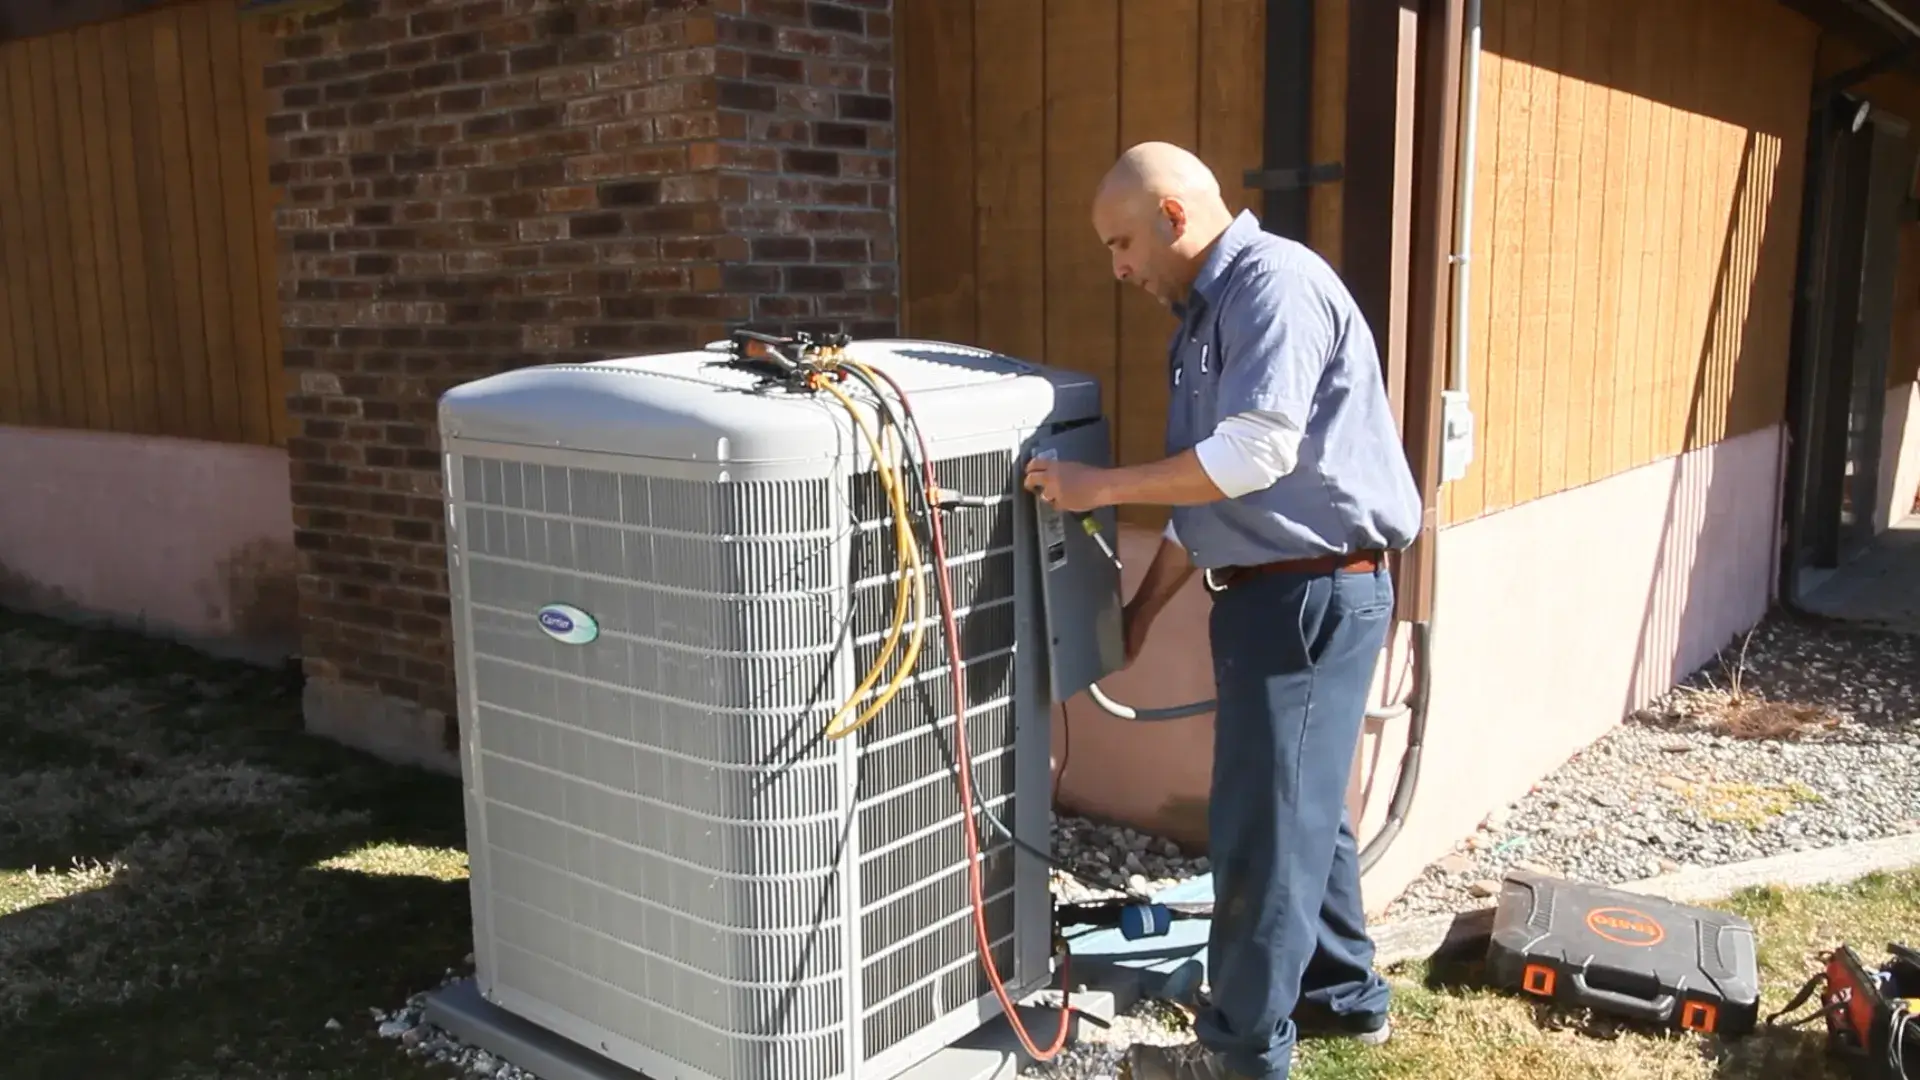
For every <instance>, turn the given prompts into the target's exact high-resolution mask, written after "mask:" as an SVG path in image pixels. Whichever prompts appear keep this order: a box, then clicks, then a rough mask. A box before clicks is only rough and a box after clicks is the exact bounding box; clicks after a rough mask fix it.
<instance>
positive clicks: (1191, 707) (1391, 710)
mask: <svg viewBox="0 0 1920 1080" xmlns="http://www.w3.org/2000/svg"><path fill="white" fill-rule="evenodd" d="M1432 656H1433V625H1432V624H1431V623H1429V622H1427V621H1425V620H1422V621H1420V622H1416V623H1414V624H1413V669H1414V681H1413V692H1412V693H1411V694H1409V695H1408V696H1407V700H1405V701H1402V702H1399V703H1398V704H1394V705H1389V706H1387V707H1385V708H1382V709H1369V710H1368V711H1367V719H1369V720H1373V721H1376V722H1381V723H1385V722H1387V721H1392V720H1398V719H1400V718H1401V717H1403V716H1405V717H1408V718H1409V719H1408V721H1407V748H1406V751H1405V752H1404V753H1402V754H1401V755H1400V776H1399V778H1398V779H1397V780H1395V782H1394V785H1393V799H1392V801H1391V802H1389V803H1388V804H1387V820H1386V822H1385V823H1384V824H1382V825H1381V826H1380V831H1379V832H1378V833H1376V834H1375V835H1374V837H1373V839H1371V840H1369V841H1367V846H1366V847H1364V848H1362V849H1360V869H1361V870H1362V871H1366V870H1369V869H1372V867H1373V865H1374V864H1375V863H1377V862H1379V861H1380V857H1381V856H1382V855H1385V854H1386V852H1387V849H1388V848H1389V847H1391V846H1392V845H1393V841H1394V840H1395V839H1396V838H1397V837H1398V836H1399V835H1400V830H1401V828H1402V827H1403V826H1404V825H1405V824H1406V820H1407V810H1408V809H1409V808H1410V807H1411V806H1412V805H1413V793H1414V790H1415V789H1416V788H1417V787H1419V784H1420V758H1421V754H1422V751H1423V749H1424V747H1425V745H1426V737H1427V703H1428V701H1429V700H1431V698H1432V696H1433V660H1432ZM1087 696H1088V697H1090V698H1092V699H1093V703H1094V704H1095V705H1098V706H1100V708H1101V710H1102V711H1104V712H1106V713H1108V714H1109V715H1111V716H1115V717H1118V718H1119V719H1122V720H1131V721H1135V722H1139V723H1160V722H1164V721H1167V720H1181V719H1185V718H1186V717H1189V716H1198V715H1200V714H1201V713H1206V712H1212V711H1213V709H1214V706H1215V704H1216V702H1215V701H1213V700H1211V699H1210V700H1207V701H1195V702H1190V703H1188V704H1186V705H1172V706H1167V707H1165V708H1157V709H1142V708H1136V707H1134V706H1132V705H1127V704H1123V703H1121V702H1118V701H1115V700H1113V699H1112V698H1110V697H1108V696H1107V694H1106V692H1105V691H1103V690H1101V689H1100V685H1099V684H1098V683H1095V684H1093V685H1092V686H1089V687H1087Z"/></svg>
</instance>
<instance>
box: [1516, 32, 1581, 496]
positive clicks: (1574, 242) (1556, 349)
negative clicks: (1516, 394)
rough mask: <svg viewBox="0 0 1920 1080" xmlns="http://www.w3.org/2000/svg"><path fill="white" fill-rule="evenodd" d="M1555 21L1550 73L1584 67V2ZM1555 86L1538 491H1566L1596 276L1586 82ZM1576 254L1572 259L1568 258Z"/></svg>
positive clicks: (1546, 44) (1545, 37)
mask: <svg viewBox="0 0 1920 1080" xmlns="http://www.w3.org/2000/svg"><path fill="white" fill-rule="evenodd" d="M1549 8H1550V9H1551V10H1552V11H1553V15H1554V17H1552V18H1543V19H1542V20H1541V23H1540V35H1541V38H1542V45H1543V49H1547V50H1551V52H1550V54H1546V55H1543V56H1542V62H1543V63H1545V64H1548V65H1549V66H1550V67H1551V68H1552V69H1553V70H1556V71H1562V72H1564V71H1566V70H1567V69H1568V68H1570V67H1573V66H1574V65H1577V64H1578V63H1579V62H1580V55H1581V49H1582V48H1583V45H1582V37H1583V36H1584V35H1585V33H1586V26H1585V25H1584V20H1583V19H1581V18H1580V16H1581V14H1582V5H1581V4H1580V2H1579V0H1559V2H1558V3H1554V4H1552V5H1549ZM1550 83H1551V85H1552V86H1553V103H1554V105H1553V119H1552V129H1553V144H1552V145H1553V153H1552V156H1551V157H1550V158H1546V159H1544V160H1545V161H1546V162H1548V163H1549V169H1548V173H1547V176H1548V178H1549V183H1550V184H1551V190H1552V199H1551V200H1550V202H1549V203H1548V207H1549V209H1548V211H1547V237H1548V240H1547V252H1548V258H1549V260H1550V262H1549V266H1548V267H1547V268H1546V273H1545V274H1544V275H1543V276H1544V277H1545V278H1546V319H1545V322H1546V326H1545V334H1544V339H1543V340H1544V343H1543V346H1542V348H1541V350H1540V355H1539V357H1538V358H1537V361H1536V363H1535V364H1532V365H1530V366H1531V367H1537V368H1538V369H1539V371H1540V375H1539V379H1540V413H1539V415H1540V428H1539V435H1538V438H1539V440H1540V449H1539V460H1540V466H1539V469H1540V471H1539V480H1538V483H1539V487H1538V489H1537V490H1540V491H1560V490H1563V489H1564V488H1565V487H1566V486H1567V457H1568V454H1567V445H1568V443H1569V442H1570V441H1571V440H1570V439H1568V438H1567V435H1568V434H1570V433H1571V432H1572V430H1573V424H1574V423H1575V421H1574V410H1573V401H1572V394H1571V390H1572V386H1571V385H1570V383H1571V378H1572V375H1573V369H1574V367H1575V365H1576V363H1577V361H1576V359H1575V358H1576V355H1577V354H1576V351H1575V349H1574V347H1573V327H1574V296H1575V293H1576V291H1577V290H1578V287H1579V281H1580V279H1581V278H1583V277H1586V276H1587V275H1589V274H1591V273H1592V270H1591V268H1590V267H1588V266H1586V265H1585V264H1584V263H1583V261H1582V252H1581V251H1580V249H1579V244H1580V206H1581V202H1582V200H1583V198H1584V197H1585V196H1586V195H1587V194H1589V193H1590V192H1591V188H1590V187H1588V185H1587V184H1586V183H1585V177H1584V176H1582V170H1581V160H1580V154H1581V150H1582V149H1583V147H1584V146H1585V140H1584V139H1583V138H1582V135H1581V132H1582V128H1583V127H1584V126H1585V123H1584V122H1585V119H1586V117H1585V112H1584V111H1585V108H1586V103H1587V102H1586V84H1585V83H1583V82H1581V81H1580V80H1579V79H1578V78H1561V79H1554V80H1550ZM1569 256H1571V258H1569Z"/></svg>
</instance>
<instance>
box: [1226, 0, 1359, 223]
mask: <svg viewBox="0 0 1920 1080" xmlns="http://www.w3.org/2000/svg"><path fill="white" fill-rule="evenodd" d="M1315 36H1316V38H1317V37H1318V36H1319V35H1318V34H1317V33H1316V35H1315ZM1266 42H1267V5H1266V0H1200V55H1201V56H1203V57H1205V58H1206V62H1205V63H1202V64H1201V65H1200V115H1199V134H1198V135H1197V136H1196V138H1197V139H1198V141H1199V144H1200V145H1199V154H1200V157H1201V160H1203V161H1205V162H1206V163H1207V164H1208V165H1210V166H1211V167H1212V168H1213V171H1214V174H1215V175H1216V176H1218V177H1219V178H1220V190H1221V193H1222V194H1223V195H1224V196H1225V197H1226V200H1227V207H1228V209H1230V210H1232V211H1233V212H1234V213H1236V214H1237V213H1239V212H1240V211H1242V210H1252V211H1253V212H1254V213H1256V214H1258V213H1259V212H1260V210H1261V208H1262V201H1263V195H1262V193H1261V192H1259V191H1255V190H1253V189H1252V188H1249V187H1247V186H1246V184H1245V183H1244V181H1245V179H1246V175H1247V171H1248V170H1249V169H1257V168H1259V167H1260V165H1261V163H1262V158H1263V157H1264V156H1265V155H1264V152H1263V151H1264V134H1263V132H1262V131H1261V125H1262V118H1263V116H1264V114H1265V109H1266V99H1265V82H1264V80H1263V78H1262V72H1264V71H1265V70H1266V62H1267V58H1266V47H1267V46H1266ZM1315 63H1316V64H1317V65H1320V66H1318V67H1316V68H1315V69H1314V70H1315V71H1316V72H1318V71H1320V70H1321V68H1322V67H1324V66H1325V62H1324V58H1322V57H1316V59H1315ZM1341 64H1342V67H1341V70H1342V71H1344V70H1345V67H1344V64H1345V56H1344V54H1343V55H1342V57H1341ZM1316 94H1317V91H1316ZM1315 123H1316V124H1319V121H1318V120H1316V121H1315ZM1344 123H1345V118H1344V116H1342V117H1341V120H1340V122H1339V123H1336V124H1335V125H1334V127H1333V132H1334V135H1335V137H1344V136H1345V130H1344V127H1343V125H1344ZM1313 134H1314V135H1315V136H1316V137H1318V136H1319V135H1320V134H1321V131H1320V128H1319V127H1316V128H1315V129H1314V131H1313ZM1309 210H1310V212H1311V205H1310V206H1309ZM1335 240H1336V243H1337V241H1338V238H1337V237H1336V238H1335Z"/></svg>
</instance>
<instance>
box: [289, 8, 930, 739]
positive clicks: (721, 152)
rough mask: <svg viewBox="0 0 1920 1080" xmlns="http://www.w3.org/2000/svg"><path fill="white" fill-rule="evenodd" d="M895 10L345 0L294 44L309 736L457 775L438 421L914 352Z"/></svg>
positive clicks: (299, 443)
mask: <svg viewBox="0 0 1920 1080" xmlns="http://www.w3.org/2000/svg"><path fill="white" fill-rule="evenodd" d="M891 40H892V24H891V12H890V0H843V2H838V3H822V2H808V0H571V2H568V0H467V2H454V0H350V2H348V3H345V4H341V5H338V6H336V7H334V8H332V9H331V10H328V11H325V12H321V13H310V14H306V15H301V16H293V17H289V18H288V19H286V20H283V21H282V23H281V24H280V25H277V26H275V27H274V35H273V42H274V53H275V55H273V56H271V57H270V58H269V59H268V63H267V66H266V70H265V79H266V86H267V88H268V91H269V94H270V97H271V100H272V106H271V115H270V117H269V119H268V125H269V132H270V135H271V146H272V151H271V159H270V160H271V163H272V164H271V169H272V178H273V180H274V182H275V184H276V185H278V186H279V187H280V189H281V190H282V192H283V198H282V201H281V203H280V208H279V210H278V213H277V224H278V228H279V234H280V241H281V255H280V260H281V262H280V275H281V278H280V280H281V300H282V312H283V316H282V317H283V322H284V325H285V331H284V343H285V357H286V364H287V369H288V385H289V387H290V388H291V389H290V391H289V392H290V394H291V397H290V401H289V404H290V411H291V413H292V415H293V416H294V418H295V420H296V423H297V424H298V426H299V431H298V437H297V438H294V439H292V440H291V441H290V442H289V445H288V450H289V455H290V458H291V466H290V468H291V480H292V484H293V503H294V515H295V521H294V524H295V528H296V540H297V544H298V547H299V549H300V552H301V560H302V563H301V577H300V604H301V618H302V651H303V654H304V664H305V668H306V673H307V676H308V679H307V719H308V724H309V726H310V727H312V728H313V729H315V730H317V731H321V732H323V733H326V734H329V735H331V736H333V737H336V738H340V739H342V740H344V741H347V742H350V743H353V744H355V745H360V746H363V747H366V748H368V749H371V750H374V751H376V752H379V753H382V754H383V755H385V756H389V757H395V758H400V759H406V760H415V761H420V762H423V763H429V764H434V765H438V766H442V767H448V766H451V764H452V761H453V759H452V758H451V756H450V755H449V753H448V751H449V750H450V749H451V748H452V744H453V740H454V723H453V721H452V719H451V716H452V713H453V676H452V670H451V667H452V651H451V647H450V642H449V639H448V603H447V574H446V553H445V548H444V532H443V529H442V521H443V516H444V515H443V511H442V508H441V503H440V498H441V494H442V487H441V476H440V460H439V455H438V434H437V432H436V430H435V426H434V419H435V403H436V400H437V398H438V396H439V395H440V394H441V393H442V392H444V391H445V390H447V389H448V388H449V387H452V386H453V385H455V384H457V383H460V382H463V381H466V380H470V379H473V378H477V377H480V376H484V375H488V374H491V373H494V372H498V371H502V370H506V369H510V368H514V367H520V366H524V365H527V364H532V363H539V362H546V361H556V360H564V361H575V360H593V359H602V358H606V357H610V356H618V355H632V354H635V353H643V352H653V351H659V350H663V349H670V348H684V347H688V346H694V345H697V344H699V343H701V342H704V341H708V340H712V339H714V338H716V337H721V336H724V334H725V332H726V329H727V327H729V326H734V325H740V324H743V323H751V324H752V325H755V326H760V327H769V328H782V327H785V328H811V329H828V328H834V329H845V330H848V331H850V332H852V333H854V334H858V335H874V334H888V333H893V332H895V319H894V314H895V307H896V285H895V282H896V274H897V269H896V265H895V255H894V224H893V203H894V198H893V143H894V134H893V98H892V92H893V73H892V67H891Z"/></svg>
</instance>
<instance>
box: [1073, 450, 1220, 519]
mask: <svg viewBox="0 0 1920 1080" xmlns="http://www.w3.org/2000/svg"><path fill="white" fill-rule="evenodd" d="M1097 497H1098V498H1099V500H1100V505H1101V506H1123V505H1129V504H1132V505H1139V504H1142V503H1145V504H1149V505H1153V506H1195V505H1198V504H1200V503H1210V502H1214V501H1215V500H1218V499H1224V498H1226V497H1227V494H1226V492H1224V491H1221V490H1220V487H1219V485H1218V484H1216V483H1214V481H1213V477H1211V476H1209V475H1208V474H1207V470H1206V467H1205V466H1204V465H1202V464H1201V463H1200V455H1199V454H1198V453H1196V452H1195V451H1192V450H1183V451H1181V452H1180V453H1178V454H1175V455H1174V456H1172V457H1170V458H1162V459H1160V460H1159V461H1150V462H1147V463H1145V464H1142V465H1126V466H1122V467H1120V468H1115V469H1106V470H1103V471H1102V472H1101V474H1100V490H1099V493H1098V496H1097Z"/></svg>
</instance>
